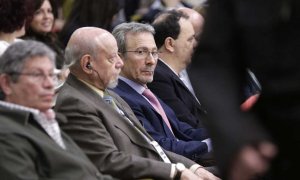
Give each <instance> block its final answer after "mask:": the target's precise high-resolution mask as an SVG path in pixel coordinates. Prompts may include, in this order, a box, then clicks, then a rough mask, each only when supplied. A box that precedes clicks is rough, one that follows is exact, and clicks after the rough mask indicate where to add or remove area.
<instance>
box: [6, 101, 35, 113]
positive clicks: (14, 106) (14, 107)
mask: <svg viewBox="0 0 300 180" xmlns="http://www.w3.org/2000/svg"><path fill="white" fill-rule="evenodd" d="M0 105H1V106H4V107H6V108H8V109H11V110H18V111H24V112H29V113H32V114H34V115H38V114H39V113H40V111H39V110H38V109H34V108H29V107H26V106H22V105H19V104H14V103H10V102H5V101H0Z"/></svg>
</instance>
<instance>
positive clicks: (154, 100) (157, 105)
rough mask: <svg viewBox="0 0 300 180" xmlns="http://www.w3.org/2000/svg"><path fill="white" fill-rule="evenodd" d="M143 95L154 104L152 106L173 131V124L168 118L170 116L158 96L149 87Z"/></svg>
mask: <svg viewBox="0 0 300 180" xmlns="http://www.w3.org/2000/svg"><path fill="white" fill-rule="evenodd" d="M143 95H144V96H145V97H146V98H147V99H148V100H149V102H150V104H151V105H152V107H153V108H154V109H155V110H156V111H157V112H158V113H159V114H160V115H161V117H162V118H163V120H164V122H165V123H166V124H167V126H168V127H169V129H170V131H171V132H172V133H173V131H172V127H171V124H170V122H169V119H168V117H167V115H166V113H165V111H164V109H163V108H162V106H161V104H160V102H159V101H158V99H157V98H156V96H155V95H154V94H153V93H152V92H151V91H150V89H148V88H146V89H145V90H144V92H143ZM173 134H174V133H173Z"/></svg>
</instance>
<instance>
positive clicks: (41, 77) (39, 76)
mask: <svg viewBox="0 0 300 180" xmlns="http://www.w3.org/2000/svg"><path fill="white" fill-rule="evenodd" d="M7 74H10V75H22V76H29V77H30V78H32V80H34V81H36V82H43V81H45V80H46V79H47V78H48V77H50V79H51V80H53V81H54V82H57V81H58V75H59V73H57V72H53V73H49V74H45V73H42V72H28V73H21V72H10V73H7Z"/></svg>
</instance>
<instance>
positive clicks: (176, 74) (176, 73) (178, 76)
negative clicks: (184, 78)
mask: <svg viewBox="0 0 300 180" xmlns="http://www.w3.org/2000/svg"><path fill="white" fill-rule="evenodd" d="M158 60H159V61H160V62H162V63H163V64H164V65H166V66H167V67H168V68H169V69H171V71H172V72H173V73H174V74H175V75H176V76H178V77H179V75H178V74H177V72H175V70H174V69H173V68H171V66H169V65H168V64H167V63H165V62H164V60H162V59H158Z"/></svg>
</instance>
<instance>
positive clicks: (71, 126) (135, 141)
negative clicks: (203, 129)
mask: <svg viewBox="0 0 300 180" xmlns="http://www.w3.org/2000/svg"><path fill="white" fill-rule="evenodd" d="M108 92H109V93H110V95H111V96H113V98H114V100H115V102H116V103H117V105H118V106H119V107H121V109H123V111H125V113H126V114H127V115H128V117H129V118H130V119H131V121H132V122H133V123H134V124H135V125H136V126H138V127H139V128H140V129H141V130H142V131H143V133H144V134H147V132H146V131H145V130H144V128H143V127H141V124H140V123H139V121H138V119H137V118H136V117H135V115H134V113H133V112H132V110H131V109H130V107H129V106H128V104H127V103H125V101H123V100H122V99H121V98H120V97H119V96H118V95H116V94H115V93H113V92H111V91H108ZM55 110H56V111H58V112H61V113H63V114H64V115H66V116H67V118H68V121H66V122H61V126H62V128H63V129H64V130H65V132H67V133H68V134H69V135H70V136H71V137H72V138H73V139H74V140H75V142H77V144H78V145H79V146H80V147H81V148H82V149H83V151H84V152H85V153H86V154H87V155H88V157H89V158H90V159H91V160H92V161H93V162H94V164H95V165H96V167H98V169H99V171H100V172H103V173H107V174H110V175H112V176H114V177H118V178H121V179H136V178H155V179H169V176H170V171H171V165H170V164H167V163H164V162H163V161H162V159H161V158H160V156H159V155H158V154H157V152H156V151H155V150H154V148H153V147H152V146H151V145H150V144H149V143H148V142H147V141H146V140H145V139H144V138H143V137H142V136H141V135H140V134H139V133H138V132H137V131H136V130H135V129H134V128H133V127H132V125H131V124H130V123H128V122H127V121H126V120H125V119H124V118H123V117H122V116H121V115H120V114H119V113H117V111H115V110H114V109H113V108H112V107H110V106H109V105H108V104H107V103H105V102H104V100H103V99H102V98H101V97H100V96H99V95H98V94H96V93H95V92H94V91H93V90H92V89H90V88H89V87H88V86H87V85H85V84H84V83H82V82H81V81H79V80H78V79H77V78H76V77H75V76H74V75H72V74H70V75H69V77H68V79H67V81H66V83H65V84H64V86H63V87H62V89H61V91H60V92H59V95H58V98H57V104H56V107H55ZM147 136H148V137H149V138H150V139H152V138H151V136H150V135H148V134H147ZM165 153H166V154H167V156H168V157H169V159H170V160H171V162H172V163H177V162H182V163H184V164H185V165H186V166H187V167H190V166H191V165H193V164H195V162H193V161H191V160H189V159H187V158H185V157H183V156H180V155H177V154H174V153H172V152H168V151H165Z"/></svg>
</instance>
